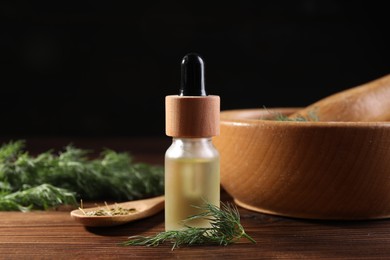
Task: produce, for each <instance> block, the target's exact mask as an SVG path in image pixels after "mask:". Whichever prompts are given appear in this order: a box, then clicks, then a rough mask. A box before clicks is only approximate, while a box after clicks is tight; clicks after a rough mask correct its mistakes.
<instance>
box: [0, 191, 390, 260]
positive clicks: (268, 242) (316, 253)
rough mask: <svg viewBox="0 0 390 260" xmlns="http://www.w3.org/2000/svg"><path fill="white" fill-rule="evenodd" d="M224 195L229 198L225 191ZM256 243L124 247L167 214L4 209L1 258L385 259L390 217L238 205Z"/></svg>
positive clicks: (157, 226)
mask: <svg viewBox="0 0 390 260" xmlns="http://www.w3.org/2000/svg"><path fill="white" fill-rule="evenodd" d="M224 199H229V198H227V197H226V196H225V198H224ZM240 213H241V216H242V224H243V225H244V227H245V228H246V231H247V232H248V234H250V235H251V236H253V238H254V239H255V240H256V241H257V244H251V243H249V242H248V241H246V240H242V241H240V242H239V243H237V244H233V245H229V246H226V247H224V246H197V247H183V248H178V249H176V250H174V251H171V246H170V245H163V246H160V247H156V248H148V247H123V246H121V245H120V243H121V242H123V241H125V240H126V239H127V237H128V236H132V235H153V234H155V233H156V232H160V231H163V230H164V219H163V218H164V214H163V213H159V214H158V215H155V216H153V217H150V218H148V219H144V220H141V221H137V222H132V223H129V224H126V225H124V226H117V227H110V228H85V227H84V226H82V225H81V224H78V223H77V222H75V221H73V220H72V219H71V218H70V216H69V212H31V213H20V212H2V213H0V256H1V257H0V258H2V259H27V258H28V259H53V258H55V259H128V258H134V259H157V258H159V259H172V258H181V259H206V258H212V259H302V258H306V259H379V258H383V259H386V258H388V257H389V256H390V247H389V246H388V245H389V243H390V222H389V221H386V220H383V221H366V222H329V221H303V220H295V219H288V218H282V217H273V216H269V215H264V214H261V213H256V212H251V211H248V210H245V209H240Z"/></svg>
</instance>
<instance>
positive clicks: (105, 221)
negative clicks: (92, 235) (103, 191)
mask: <svg viewBox="0 0 390 260" xmlns="http://www.w3.org/2000/svg"><path fill="white" fill-rule="evenodd" d="M106 207H108V208H110V209H111V208H117V207H121V208H124V209H135V212H133V213H129V214H126V215H114V216H89V215H86V214H85V213H87V212H91V211H96V210H99V209H105V208H106ZM163 209H164V196H160V197H154V198H150V199H143V200H135V201H129V202H123V203H117V204H114V205H108V206H101V207H94V208H86V209H77V210H73V211H72V212H71V213H70V215H71V217H72V218H73V219H74V220H76V221H78V222H80V223H81V224H83V225H84V226H88V227H102V226H117V225H122V224H125V223H128V222H131V221H134V220H137V219H142V218H146V217H150V216H152V215H154V214H156V213H158V212H160V211H161V210H163ZM84 212H85V213H84Z"/></svg>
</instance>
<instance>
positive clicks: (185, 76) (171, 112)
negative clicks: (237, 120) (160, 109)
mask: <svg viewBox="0 0 390 260" xmlns="http://www.w3.org/2000/svg"><path fill="white" fill-rule="evenodd" d="M204 78H205V77H204V62H203V60H202V58H201V57H200V56H199V55H198V54H195V53H189V54H187V55H186V56H184V58H183V60H182V63H181V84H180V90H179V95H171V96H167V97H166V99H165V102H166V106H165V107H166V109H165V122H166V125H165V126H166V127H165V132H166V134H167V135H168V136H172V137H182V138H200V137H212V136H216V135H219V111H220V99H219V97H218V96H214V95H207V93H206V89H205V79H204Z"/></svg>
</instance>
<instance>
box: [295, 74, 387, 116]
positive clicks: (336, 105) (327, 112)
mask: <svg viewBox="0 0 390 260" xmlns="http://www.w3.org/2000/svg"><path fill="white" fill-rule="evenodd" d="M310 113H314V114H315V115H316V117H318V119H319V121H344V122H358V121H361V122H378V121H389V120H390V75H386V76H384V77H381V78H379V79H376V80H374V81H371V82H368V83H366V84H363V85H360V86H357V87H354V88H351V89H347V90H344V91H342V92H339V93H336V94H334V95H331V96H329V97H326V98H324V99H322V100H320V101H318V102H316V103H314V104H312V105H310V106H308V107H306V108H304V109H303V110H300V111H297V112H296V113H294V114H292V115H290V116H289V117H290V118H296V117H298V116H303V117H305V118H307V119H310Z"/></svg>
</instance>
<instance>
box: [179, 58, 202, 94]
mask: <svg viewBox="0 0 390 260" xmlns="http://www.w3.org/2000/svg"><path fill="white" fill-rule="evenodd" d="M179 96H207V93H206V89H205V86H204V62H203V60H202V58H201V57H200V56H199V55H197V54H195V53H190V54H187V55H186V56H184V58H183V60H182V62H181V84H180V93H179Z"/></svg>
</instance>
